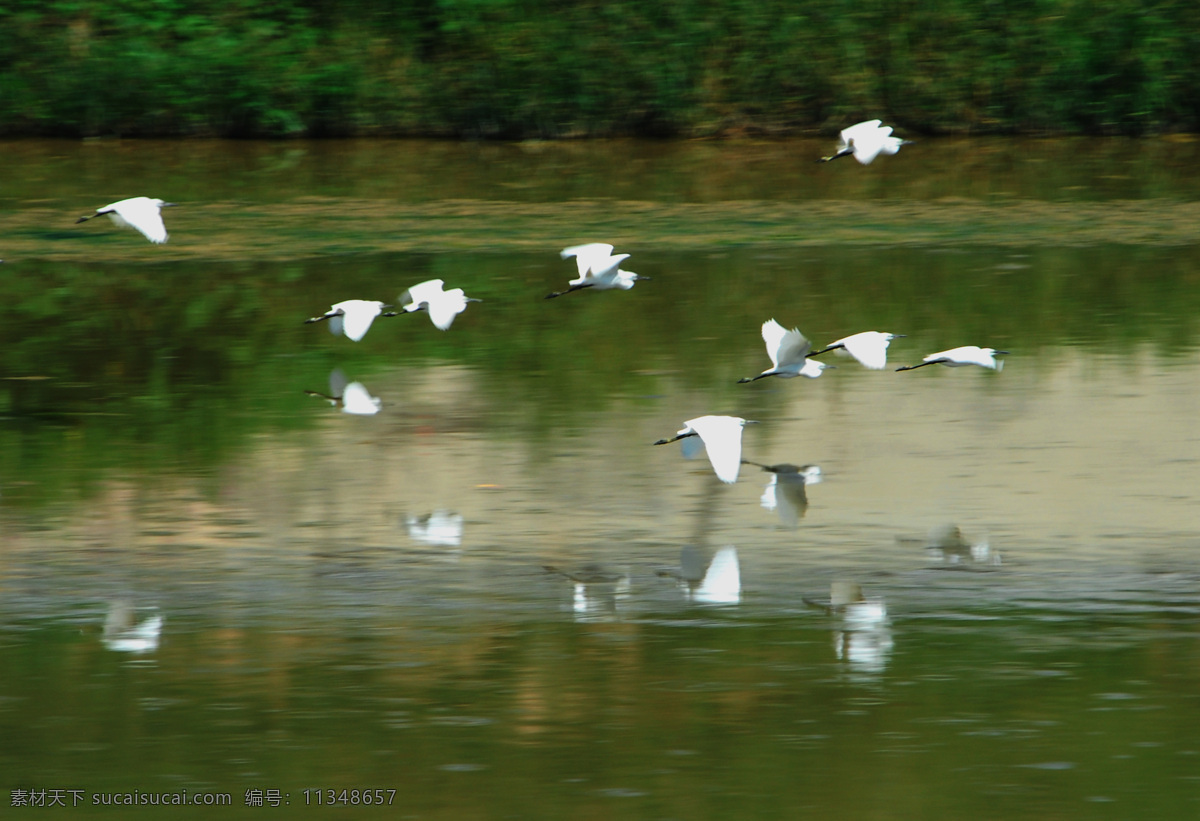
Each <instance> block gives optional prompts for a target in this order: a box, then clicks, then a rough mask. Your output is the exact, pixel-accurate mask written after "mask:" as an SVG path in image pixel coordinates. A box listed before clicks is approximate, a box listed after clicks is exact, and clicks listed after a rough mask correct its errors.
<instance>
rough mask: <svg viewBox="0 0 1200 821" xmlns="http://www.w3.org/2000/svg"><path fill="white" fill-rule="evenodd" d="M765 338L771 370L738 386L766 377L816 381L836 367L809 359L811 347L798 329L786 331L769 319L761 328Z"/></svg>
mask: <svg viewBox="0 0 1200 821" xmlns="http://www.w3.org/2000/svg"><path fill="white" fill-rule="evenodd" d="M762 338H763V342H765V343H767V356H769V357H771V367H769V368H767V369H766V370H765V371H763V372H762V373H760V374H759V375H758V376H747V377H744V378H742V379H739V380H738V382H753V381H754V380H756V379H762V378H763V377H764V376H781V377H783V378H784V379H791V378H792V377H794V376H806V377H808V378H809V379H816V378H817V377H818V376H820V375H821V371H823V370H825V369H826V368H832V367H834V366H833V365H826V364H825V363H824V362H818V361H817V360H815V359H809V358H808V356H809V353H808V352H809V351H811V350H812V343H811V342H809V341H808V340H807V339H806V338H805V336H804V334H802V333H800V331H799V329H797V328H792V330H790V331H785V330H784V328H783V326H782V325H780V324H779V323H778V322H776V321H775V320H774V319H768V320H767V321H766V322H764V323H763V326H762Z"/></svg>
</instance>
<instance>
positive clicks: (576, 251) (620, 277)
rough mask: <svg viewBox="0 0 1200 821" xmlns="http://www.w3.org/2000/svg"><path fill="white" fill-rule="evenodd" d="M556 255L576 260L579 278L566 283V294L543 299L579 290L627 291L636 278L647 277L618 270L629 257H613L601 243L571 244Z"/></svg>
mask: <svg viewBox="0 0 1200 821" xmlns="http://www.w3.org/2000/svg"><path fill="white" fill-rule="evenodd" d="M559 256H561V257H562V258H563V259H570V258H571V257H575V266H576V268H577V269H578V271H579V276H578V277H577V278H575V279H573V280H571V281H570V282H568V283H567V285H568V287H567V289H566V290H565V291H553V292H551V293H549V294H546V299H554V297H557V296H562V295H563V294H569V293H571V292H572V291H578V290H580V289H582V288H595V289H596V290H597V291H607V290H611V289H612V288H620V289H621V290H623V291H628V290H629V289H630V288H632V287H633V285H634V283H635V282H637V281H638V280H639V279H650V277H647V276H642V275H640V274H635V273H634V272H633V271H624V270H622V269H621V263H622V262H624V261H625V260H627V259H629V254H617V255H615V256H614V255H613V247H612V246H611V245H609V244H608V243H604V242H590V243H588V244H587V245H573V246H571V247H570V248H564V249H563V250H562V251H561V252H560V254H559Z"/></svg>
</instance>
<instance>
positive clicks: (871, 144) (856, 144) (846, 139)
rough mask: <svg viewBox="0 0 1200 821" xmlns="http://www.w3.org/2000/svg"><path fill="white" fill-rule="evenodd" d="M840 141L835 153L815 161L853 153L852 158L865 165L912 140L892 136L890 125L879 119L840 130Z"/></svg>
mask: <svg viewBox="0 0 1200 821" xmlns="http://www.w3.org/2000/svg"><path fill="white" fill-rule="evenodd" d="M841 138H842V142H841V144H840V145H838V150H837V153H835V154H833V155H832V156H829V157H822V158H821V159H819V160H817V162H832V161H833V160H836V159H837V158H839V157H845V156H846V155H848V154H853V155H854V159H856V160H858V161H859V162H860V163H862V164H863V165H867V164H868V163H870V162H871V161H872V160H874V159H875V158H876V157H878V156H879V155H880V154H895V153H896V152H897V151H899V150H900V146H902V145H908V144H909V143H910V142H912V140H902V139H900V138H899V137H893V136H892V127H891V126H890V125H883V122H882V121H881V120H867V121H866V122H864V123H857V124H855V125H852V126H850V127H849V128H843V129H842V132H841Z"/></svg>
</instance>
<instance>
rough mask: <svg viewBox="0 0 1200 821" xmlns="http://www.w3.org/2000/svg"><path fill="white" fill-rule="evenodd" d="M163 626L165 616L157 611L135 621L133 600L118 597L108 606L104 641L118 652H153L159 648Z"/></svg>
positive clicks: (108, 646)
mask: <svg viewBox="0 0 1200 821" xmlns="http://www.w3.org/2000/svg"><path fill="white" fill-rule="evenodd" d="M162 626H163V617H162V615H161V614H159V613H157V612H155V613H154V614H153V615H151V616H148V617H146V618H145V619H143V620H142V621H141V622H135V620H134V609H133V602H131V601H129V600H128V599H117V600H116V601H114V602H112V603H111V604H109V606H108V615H107V616H105V618H104V635H103V637H102V641H103V642H104V646H105V647H107V648H108V649H109V650H115V651H117V652H118V653H152V652H154V651H155V650H157V649H158V640H159V637H160V636H161V635H162Z"/></svg>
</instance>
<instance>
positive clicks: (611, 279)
mask: <svg viewBox="0 0 1200 821" xmlns="http://www.w3.org/2000/svg"><path fill="white" fill-rule="evenodd" d="M909 142H910V141H909V140H902V139H900V138H899V137H894V136H892V128H891V126H885V125H883V124H882V122H881V121H880V120H868V121H866V122H862V123H858V124H856V125H852V126H850V127H849V128H845V129H843V130H842V132H841V142H840V143H839V145H838V149H837V151H836V152H835V153H834V154H832V155H831V156H828V157H822V158H821V159H820V160H818V162H832V161H833V160H836V159H839V158H841V157H847V156H852V157H854V159H856V160H858V162H860V163H862V164H863V165H866V164H868V163H870V162H872V161H873V160H874V159H875V158H876V157H878V156H879V155H880V154H895V153H896V152H898V151H899V150H900V147H901V146H903V145H907V144H909ZM173 205H175V203H171V202H164V201H163V200H160V199H151V198H150V197H133V198H131V199H125V200H120V201H119V202H114V203H111V204H110V205H106V206H104V207H103V208H99V209H97V210H96V212H95V213H94V214H89V215H87V216H83V217H80V218H79V219H78V220H77V222H84V221H86V220H89V219H92V218H93V217H98V216H101V215H104V214H107V215H108V217H109V218H110V219H112V221H113V222H114V223H116V224H117V225H119V226H122V227H129V228H133V229H135V230H137V231H139V232H141V233H142V235H144V236H145V237H146V239H148V240H150V241H151V242H153V243H157V244H162V243H164V242H166V241H167V229H166V225H165V224H164V223H163V219H162V209H164V208H168V207H170V206H173ZM613 251H614V248H613V246H612V245H609V244H607V243H603V242H592V243H587V244H584V245H573V246H571V247H569V248H564V249H563V250H562V251H561V252H560V256H561V257H562V259H564V260H565V259H572V258H573V259H574V260H575V265H576V269H577V271H578V276H577V277H576V278H575V279H572V280H570V281H569V282H568V283H567V288H566V289H565V290H562V291H554V292H551V293H549V294H547V295H546V299H553V298H555V297H559V296H563V295H564V294H569V293H571V292H573V291H579V290H583V289H585V288H592V289H595V290H597V291H606V290H611V289H620V290H624V291H628V290H629V289H630V288H632V287H633V286H634V285H635V284H636V283H637V282H638V281H639V280H648V279H650V278H649V277H646V276H642V275H640V274H635V273H633V272H632V271H626V270H624V269H622V268H621V264H622V263H623V262H625V260H627V259H629V256H630V255H629V254H614V253H613ZM479 301H480V300H478V299H472V298H471V297H468V296H466V294H464V293H463V290H462V288H451V289H450V290H446V288H445V282H444V281H443V280H440V279H433V280H429V281H427V282H421V283H418V284H416V285H413V286H412V287H410V288H409V289H408V290H406V291H404V293H402V294H401V295H400V297H399V299H398V301H397V302H398V304H397V305H396V306H393V305H388V304H385V303H383V302H379V301H375V300H366V299H348V300H345V301H342V302H338V303H336V304H334V305H332V306H330V308H329V310H328V311H326V312H325V313H324V314H322V315H320V316H314V317H312V318H311V319H308V320H306V322H310V323H311V322H324V321H328V323H329V329H330V331H331V332H332V333H334V334H335V335H345V336H346V337H347V338H348V339H351V340H353V341H355V342H358V341H360V340H361V339H362V338H363V337H364V336H366V334H367V331H368V330H370V328H371V324H372V323H373V322H374V321H375V319H376V318H377V317H381V316H383V317H392V316H399V315H401V314H412V313H417V312H420V311H424V312H426V313H428V314H429V318H430V320H431V321H432V322H433V324H434V326H435V327H437V328H439V329H440V330H443V331H445V330H448V329H449V328H450V326H451V325H452V324H453V323H454V320H455V318H456V317H457V316H458V315H459V314H461V313H462V312H463V311H465V310H466V308H467V305H468V303H471V302H479ZM393 308H396V309H398V310H392V309H393ZM901 337H903V334H893V333H885V332H882V331H863V332H861V333H856V334H852V335H851V336H847V337H844V338H842V339H839V340H837V341H836V342H832V343H830V344H829V345H827V346H826V347H824V348H822V349H821V350H819V351H813V349H812V343H811V342H809V340H808V339H807V338H806V337H805V336H804V334H802V333H800V331H799V329H797V328H793V329H791V330H790V331H789V330H786V329H785V328H784V327H783V326H782V325H780V324H779V323H778V322H777V321H775V320H774V319H768V320H767V321H766V322H764V323H763V325H762V338H763V342H764V343H765V344H766V347H767V356H768V357H770V359H771V367H770V368H767V369H766V370H764V371H763V372H762V373H760V374H758V375H757V376H753V377H746V378H744V379H741V380H739V382H754V381H756V380H759V379H763V378H765V377H768V376H777V377H780V378H783V379H790V378H792V377H796V376H804V377H807V378H809V379H816V378H817V377H819V376H820V375H821V374H822V373H823V372H824V371H825V370H826V369H828V368H832V367H834V366H833V365H829V364H827V363H825V362H822V361H820V360H818V359H815V358H814V357H817V356H820V355H821V354H824V353H828V352H830V351H834V352H837V353H840V354H843V355H846V356H849V357H852V358H853V359H855V360H857V361H858V362H859V363H860V364H862V365H863V366H864V367H866V368H870V369H872V370H882V369H883V368H885V367H886V366H887V351H888V346H889V345H890V344H891V342H892V340H894V339H897V338H901ZM1006 353H1008V352H1007V351H998V350H995V349H994V348H982V347H978V346H975V345H964V346H961V347H957V348H950V349H948V350H944V351H938V352H936V353H931V354H929V355H928V356H926V357H925V358H924V359H923V360H922V362H921V363H920V364H919V365H907V366H903V367H900V368H897V369H896V370H897V371H909V370H915V369H917V368H923V367H925V366H926V365H946V366H948V367H952V368H957V367H962V366H966V365H976V366H979V367H982V368H990V369H992V370H996V371H998V370H1000V369H1001V368H1003V366H1004V362H1003V360H1000V359H997V358H996V357H997V355H999V354H1006ZM339 387H340V388H341V390H340V391H339V390H337V388H339ZM331 389H332V390H333V394H334V395H331V396H327V395H325V394H314V395H317V396H322V397H324V398H325V399H328V400H330V401H331V402H333V403H335V404H340V405H342V407H343V409H344V410H345V411H346V412H347V413H358V414H372V413H376V412H378V410H379V408H380V403H379V400H378V399H376V398H374V397H372V396H370V394H369V393H367V391H366V389H365V388H363V387H362V386H361V385H360V384H359V383H357V382H354V383H350V384H349V385H342V386H337V385H335V386H331ZM310 393H312V392H311V391H310ZM748 424H754V423H753V422H752V420H747V419H743V418H741V417H740V416H712V415H710V416H699V417H697V418H695V419H689V420H687V421H686V422H684V425H683V428H682V429H681V430H680V431H679V432H678V433H676V434H675V436H673V437H671V438H670V439H660V440H658V441H657V442H655V443H654V444H656V445H663V444H667V443H669V442H675V441H679V440H684V442H685V447H686V446H687V441H688V440H689V439H690V438H691V437H696V438H698V439H699V440H700V442H702V443H703V446H704V450H705V451H706V452H707V454H708V459H709V462H710V463H711V464H712V467H713V471H714V472H715V473H716V474H717V477H718V478H719V479H720V480H721V481H722V482H726V483H733V482H736V481H737V477H738V472H739V470H740V468H741V465H742V431H743V429H744V428H745V426H746V425H748Z"/></svg>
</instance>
